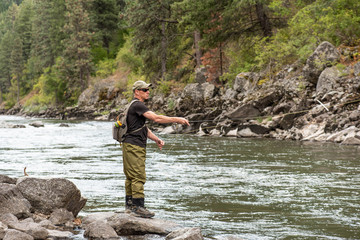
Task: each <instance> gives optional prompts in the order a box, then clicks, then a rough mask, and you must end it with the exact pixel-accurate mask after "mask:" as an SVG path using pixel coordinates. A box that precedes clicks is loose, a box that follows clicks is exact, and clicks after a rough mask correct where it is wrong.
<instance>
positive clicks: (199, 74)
mask: <svg viewBox="0 0 360 240" xmlns="http://www.w3.org/2000/svg"><path fill="white" fill-rule="evenodd" d="M206 73H207V71H206V68H205V67H201V68H196V69H195V81H196V82H197V83H204V82H206V79H207V76H206Z"/></svg>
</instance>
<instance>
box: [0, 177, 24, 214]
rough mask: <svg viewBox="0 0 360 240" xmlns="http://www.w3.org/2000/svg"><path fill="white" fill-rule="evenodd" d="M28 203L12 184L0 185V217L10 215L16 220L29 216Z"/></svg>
mask: <svg viewBox="0 0 360 240" xmlns="http://www.w3.org/2000/svg"><path fill="white" fill-rule="evenodd" d="M30 208H31V205H30V202H29V201H28V200H27V199H25V198H24V196H23V195H22V194H21V191H20V190H19V189H18V188H17V187H16V185H14V184H8V183H0V215H3V214H6V213H12V214H14V215H15V216H16V217H18V218H26V217H29V216H30Z"/></svg>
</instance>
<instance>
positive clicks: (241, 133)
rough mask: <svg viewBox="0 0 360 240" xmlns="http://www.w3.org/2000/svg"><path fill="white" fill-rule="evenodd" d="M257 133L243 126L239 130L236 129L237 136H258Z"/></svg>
mask: <svg viewBox="0 0 360 240" xmlns="http://www.w3.org/2000/svg"><path fill="white" fill-rule="evenodd" d="M258 136H259V135H257V134H256V133H254V132H253V131H251V129H250V128H248V127H247V128H243V129H241V130H239V131H238V133H237V137H240V138H241V137H244V138H246V137H258Z"/></svg>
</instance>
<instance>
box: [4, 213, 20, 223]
mask: <svg viewBox="0 0 360 240" xmlns="http://www.w3.org/2000/svg"><path fill="white" fill-rule="evenodd" d="M18 221H19V220H18V219H17V217H15V216H14V215H13V214H11V213H5V214H1V215H0V222H2V223H5V224H6V225H9V224H10V223H13V222H18Z"/></svg>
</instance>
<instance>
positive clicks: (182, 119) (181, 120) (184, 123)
mask: <svg viewBox="0 0 360 240" xmlns="http://www.w3.org/2000/svg"><path fill="white" fill-rule="evenodd" d="M176 122H177V123H180V124H182V125H188V126H190V123H189V121H188V120H187V119H185V118H182V117H178V118H177V121H176Z"/></svg>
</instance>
